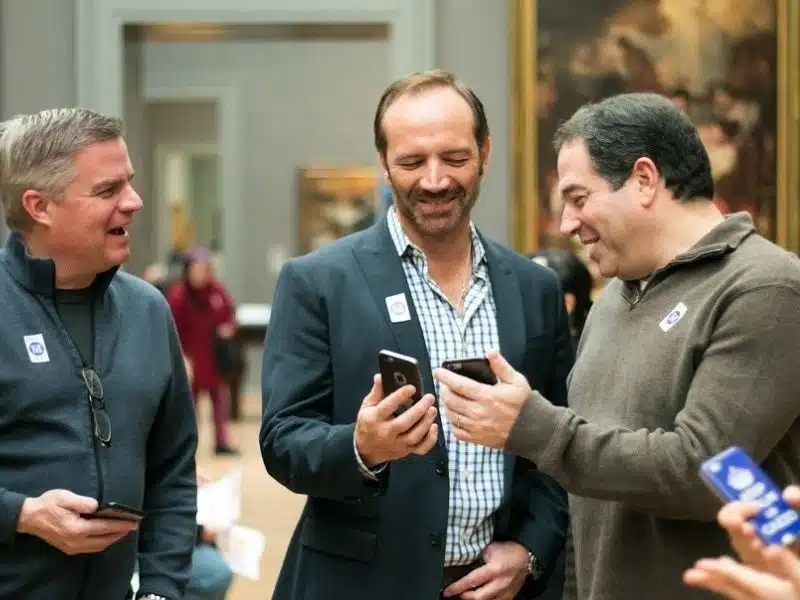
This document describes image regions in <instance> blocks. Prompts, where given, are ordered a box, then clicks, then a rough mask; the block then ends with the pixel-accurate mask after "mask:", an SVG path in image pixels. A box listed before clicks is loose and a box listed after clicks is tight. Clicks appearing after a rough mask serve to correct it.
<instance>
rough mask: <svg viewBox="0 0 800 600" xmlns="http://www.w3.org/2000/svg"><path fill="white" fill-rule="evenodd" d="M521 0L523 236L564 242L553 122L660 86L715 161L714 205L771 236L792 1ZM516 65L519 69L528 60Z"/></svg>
mask: <svg viewBox="0 0 800 600" xmlns="http://www.w3.org/2000/svg"><path fill="white" fill-rule="evenodd" d="M525 2H526V0H520V1H518V2H515V3H514V4H516V5H517V6H518V8H519V10H518V11H517V16H519V17H521V18H528V19H530V20H531V21H532V23H533V24H532V25H531V27H530V29H529V30H528V32H527V33H528V34H529V35H531V36H532V38H533V39H532V40H531V41H530V42H529V47H528V50H530V52H531V53H532V54H533V55H534V56H533V58H532V59H531V60H530V61H529V62H528V63H527V67H528V68H530V69H531V70H532V74H531V88H532V89H531V93H530V94H529V97H527V98H525V97H524V96H520V100H521V101H523V102H524V101H525V100H526V99H527V101H529V102H531V104H532V106H531V107H529V108H530V112H531V113H532V114H531V117H530V118H531V119H532V120H533V121H534V123H533V125H532V126H531V127H530V128H529V130H530V131H531V132H532V134H533V135H534V136H535V140H534V141H533V143H532V144H530V148H531V152H528V153H527V154H525V155H524V156H523V158H522V160H529V161H531V162H532V164H534V165H535V167H536V168H535V169H534V170H535V175H534V176H533V177H532V178H531V179H532V181H531V185H530V188H531V189H530V194H529V196H530V198H529V201H530V202H531V206H529V207H528V214H530V215H531V217H532V218H533V219H534V221H535V223H536V231H535V232H531V233H530V234H529V237H530V238H532V239H530V240H529V242H530V243H532V244H533V245H535V246H537V247H541V246H552V245H563V243H564V240H563V239H560V234H559V232H558V221H559V215H560V212H561V199H560V198H559V197H557V195H556V194H555V193H554V189H555V183H556V179H557V173H556V155H555V152H554V151H553V150H552V138H553V134H554V133H555V131H556V129H557V127H558V125H559V124H560V123H561V122H563V121H564V120H565V119H567V118H569V116H570V115H571V114H572V113H573V112H574V111H575V110H576V109H577V108H578V107H580V106H581V105H582V104H584V103H586V102H592V101H597V100H600V99H602V98H605V97H608V96H611V95H614V94H618V93H624V92H656V93H659V94H663V95H665V96H667V97H669V98H670V99H671V100H672V101H673V102H674V104H675V105H676V106H678V107H680V108H681V110H684V111H685V112H686V113H687V115H688V116H689V117H690V118H691V120H692V121H693V122H694V124H695V125H696V127H697V128H698V132H699V134H700V137H701V139H702V141H703V143H704V145H705V147H706V149H707V151H708V154H709V157H710V159H711V165H712V172H713V177H714V182H715V191H716V197H715V198H714V201H715V202H716V204H717V206H718V207H719V208H720V209H721V210H722V211H723V212H725V213H729V212H736V211H747V212H749V213H750V214H751V215H752V216H753V218H754V220H755V222H756V225H757V227H758V229H759V231H760V232H761V233H762V234H764V235H766V236H767V237H769V238H771V239H776V230H777V220H778V212H779V211H778V207H779V204H780V203H779V201H778V197H779V195H780V194H781V190H780V187H781V186H780V185H779V184H780V183H781V182H780V181H779V179H780V177H781V175H782V174H780V173H779V166H780V165H779V157H778V154H779V146H780V143H779V142H780V140H779V138H780V137H781V133H780V124H781V117H780V115H779V107H780V105H781V103H784V105H785V103H786V102H787V101H790V100H789V99H787V98H786V97H785V96H786V93H787V91H786V89H783V90H781V89H780V80H781V77H780V69H781V68H784V69H785V63H786V59H785V57H784V58H783V59H781V57H780V56H779V48H780V46H781V44H780V42H781V40H780V37H781V34H782V33H783V34H784V35H785V31H783V32H781V31H780V27H785V26H786V24H785V23H781V22H780V18H779V16H780V15H781V10H782V12H783V13H786V12H787V7H786V3H787V0H593V1H592V2H585V1H584V0H559V1H558V2H548V1H543V0H540V1H538V2H536V1H535V0H533V2H531V1H530V0H528V11H527V13H526V11H525V10H522V8H524V7H523V5H524V4H525ZM782 4H783V6H781V5H782ZM518 29H519V31H520V32H521V33H520V34H522V32H524V31H525V30H524V28H522V27H519V28H518ZM519 48H524V46H523V45H520V46H519ZM517 62H518V68H521V69H524V68H526V66H525V58H524V57H523V58H521V59H518V61H517ZM793 68H794V69H795V70H796V67H793ZM518 113H519V114H522V115H524V109H521V110H520V111H518ZM795 137H796V136H795ZM523 154H524V153H523ZM531 162H529V164H531ZM795 162H796V161H795ZM796 168H797V167H796V166H795V167H794V169H795V170H796ZM784 200H785V199H784ZM795 202H796V199H795Z"/></svg>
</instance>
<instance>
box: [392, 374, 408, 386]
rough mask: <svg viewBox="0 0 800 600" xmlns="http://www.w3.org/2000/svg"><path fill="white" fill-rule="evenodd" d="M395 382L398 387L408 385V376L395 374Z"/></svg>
mask: <svg viewBox="0 0 800 600" xmlns="http://www.w3.org/2000/svg"><path fill="white" fill-rule="evenodd" d="M394 381H395V383H396V384H397V385H405V384H406V383H408V379H406V376H405V375H403V374H402V373H400V372H399V371H395V372H394Z"/></svg>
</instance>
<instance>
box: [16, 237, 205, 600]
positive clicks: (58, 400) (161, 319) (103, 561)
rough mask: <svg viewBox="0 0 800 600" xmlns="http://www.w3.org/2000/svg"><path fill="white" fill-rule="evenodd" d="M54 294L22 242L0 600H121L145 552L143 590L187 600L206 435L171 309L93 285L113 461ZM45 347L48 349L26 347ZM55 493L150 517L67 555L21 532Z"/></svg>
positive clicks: (110, 281)
mask: <svg viewBox="0 0 800 600" xmlns="http://www.w3.org/2000/svg"><path fill="white" fill-rule="evenodd" d="M54 283H55V268H54V264H53V262H52V261H51V260H49V259H34V258H32V257H30V255H28V254H27V252H26V249H25V246H24V244H23V242H22V240H21V238H20V237H19V236H18V235H16V234H12V235H11V237H10V239H9V241H8V244H7V246H6V248H5V249H4V250H0V600H11V599H14V600H22V599H25V600H54V599H59V600H117V599H119V600H122V599H124V598H126V597H129V596H128V595H129V593H130V579H131V576H132V574H133V569H134V563H135V560H136V558H137V543H138V558H139V571H140V582H141V588H140V589H141V591H142V592H153V593H157V594H160V595H163V596H166V597H168V598H170V600H180V598H182V597H183V590H184V588H185V586H186V583H187V581H188V577H189V566H190V564H191V555H192V549H193V547H194V542H195V526H196V522H195V517H196V506H197V487H196V479H195V462H194V458H195V450H196V448H197V426H196V421H195V414H194V409H193V406H192V401H191V393H190V390H189V385H188V381H187V378H186V371H185V368H184V363H183V358H182V355H181V350H180V344H179V342H178V338H177V336H176V333H175V329H174V326H173V323H172V318H171V315H170V312H169V308H168V306H167V304H166V302H165V301H164V299H163V297H162V295H161V294H160V293H159V292H158V291H157V290H156V289H155V288H154V287H152V286H150V285H149V284H147V283H145V282H144V281H142V280H140V279H137V278H136V277H134V276H132V275H130V274H127V273H124V272H122V271H118V270H117V269H112V270H110V271H108V272H106V273H103V274H101V275H99V276H98V277H97V279H96V280H95V282H94V284H93V290H94V293H95V298H94V302H93V304H94V324H95V325H94V330H95V335H94V356H93V357H92V364H91V366H92V367H93V368H94V370H95V371H96V372H97V374H98V375H99V377H100V379H101V381H102V384H103V389H104V401H105V408H106V411H107V413H108V416H109V419H110V421H111V429H112V439H111V445H110V447H107V448H106V447H102V446H100V445H99V444H97V443H96V441H95V437H94V435H93V430H92V420H91V409H90V405H89V399H88V393H87V390H86V386H85V384H84V381H83V378H82V376H81V368H82V367H83V366H84V363H83V362H82V359H81V356H80V354H79V353H78V350H77V348H76V346H75V345H74V344H73V342H72V341H71V339H70V337H69V335H68V334H67V332H66V330H65V329H64V327H63V325H62V324H61V320H60V319H59V317H58V314H57V312H56V307H55V304H54V301H53V295H54V287H55V285H54ZM38 335H41V345H34V346H31V344H30V342H31V339H33V340H34V341H36V338H28V339H27V342H26V336H38ZM44 359H46V360H44ZM51 489H67V490H70V491H72V492H74V493H76V494H80V495H83V496H90V497H93V498H96V499H97V500H98V501H99V502H110V501H112V502H121V503H123V504H127V505H130V506H134V507H140V508H142V509H143V510H145V511H146V513H147V515H146V517H145V518H144V519H143V520H142V522H141V524H140V527H139V530H138V534H136V533H134V534H131V535H128V536H126V537H125V538H123V539H122V540H121V541H119V542H117V543H116V544H112V545H111V546H110V547H109V548H107V549H106V550H105V551H103V552H100V553H97V554H88V555H76V556H68V555H66V554H64V553H62V552H61V551H59V550H57V549H56V548H54V547H52V546H50V545H48V544H47V543H46V542H44V541H43V540H41V539H39V538H37V537H34V536H29V535H23V534H20V533H17V532H16V529H17V522H18V519H19V513H20V509H21V507H22V503H23V501H24V500H25V498H27V497H35V496H39V495H40V494H42V493H43V492H46V491H48V490H51Z"/></svg>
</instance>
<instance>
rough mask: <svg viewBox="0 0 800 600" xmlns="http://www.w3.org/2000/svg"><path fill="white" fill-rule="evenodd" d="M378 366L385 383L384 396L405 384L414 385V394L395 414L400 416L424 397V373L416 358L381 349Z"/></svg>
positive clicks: (382, 380)
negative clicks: (422, 373) (421, 372)
mask: <svg viewBox="0 0 800 600" xmlns="http://www.w3.org/2000/svg"><path fill="white" fill-rule="evenodd" d="M378 368H379V370H380V374H381V382H382V383H383V397H384V398H385V397H386V396H388V395H389V394H392V393H394V392H396V391H397V390H399V389H400V388H401V387H403V386H405V385H413V386H414V389H415V391H414V395H413V396H412V397H411V399H410V400H409V401H408V402H407V403H406V404H404V405H402V406H400V407H399V408H398V409H397V410H396V411H395V413H394V414H395V416H400V415H401V414H403V413H404V412H405V411H407V410H408V409H409V408H411V407H412V406H413V405H414V404H415V403H416V402H419V401H420V400H421V399H422V375H421V374H420V370H419V364H418V363H417V359H416V358H413V357H411V356H406V355H405V354H398V353H397V352H392V351H391V350H381V351H380V352H379V353H378Z"/></svg>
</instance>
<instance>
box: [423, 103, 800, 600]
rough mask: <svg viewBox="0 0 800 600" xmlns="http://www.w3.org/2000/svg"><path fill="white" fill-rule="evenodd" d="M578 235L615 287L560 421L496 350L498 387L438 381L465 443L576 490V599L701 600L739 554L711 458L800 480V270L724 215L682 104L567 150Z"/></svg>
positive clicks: (570, 133) (625, 108) (569, 204)
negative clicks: (689, 573) (717, 560)
mask: <svg viewBox="0 0 800 600" xmlns="http://www.w3.org/2000/svg"><path fill="white" fill-rule="evenodd" d="M556 149H557V151H558V153H559V156H558V174H559V183H558V185H559V191H560V193H561V195H562V196H563V199H564V202H565V208H564V213H563V216H562V222H561V229H562V232H563V233H565V234H569V235H575V234H577V235H579V236H580V238H581V241H582V242H583V243H585V244H589V245H591V251H590V256H591V258H592V260H594V261H596V262H597V264H598V265H599V268H600V271H601V272H602V274H603V275H604V276H606V277H608V278H611V281H610V282H609V283H608V285H607V287H606V289H605V290H604V292H603V294H602V295H601V297H600V298H599V299H598V301H597V302H596V303H595V305H594V307H593V308H592V311H591V313H590V315H589V319H588V321H587V323H586V327H585V329H584V332H583V336H582V339H581V341H580V344H579V347H578V356H577V362H576V364H575V367H574V369H573V371H572V373H571V375H570V381H569V395H568V402H569V408H565V407H560V406H554V405H553V404H551V403H550V402H547V401H546V400H545V399H544V398H543V397H542V396H541V395H540V394H539V392H538V391H535V390H534V391H531V389H530V388H529V386H528V383H527V382H526V381H525V378H524V377H523V376H522V375H520V374H519V373H517V372H515V371H514V370H513V369H512V368H511V367H510V366H509V365H508V363H507V362H506V361H505V360H504V359H503V358H502V357H501V356H500V355H499V354H496V353H490V361H491V364H492V366H493V369H494V371H495V373H496V375H497V376H498V378H499V380H500V383H499V384H498V385H496V386H493V387H490V386H485V385H481V384H477V383H475V382H472V381H469V380H466V379H464V378H462V377H459V376H458V375H455V374H454V373H448V372H438V373H437V374H436V377H437V378H438V379H439V381H441V382H442V383H443V384H444V386H443V388H447V391H446V392H444V402H445V404H446V406H447V410H448V413H449V417H450V421H451V422H452V423H458V424H459V428H458V429H457V430H456V432H455V433H456V437H457V438H459V439H462V440H467V441H472V442H475V443H479V444H483V445H487V446H493V447H503V448H505V450H507V451H509V452H512V453H514V454H517V455H520V456H523V457H525V458H527V459H530V460H531V461H533V462H534V463H535V464H536V465H537V466H538V468H539V469H540V470H541V471H543V472H544V473H546V474H548V475H551V476H553V477H554V478H555V479H556V480H557V481H558V482H559V483H560V484H561V485H562V486H563V487H564V488H565V489H566V490H567V491H568V492H569V493H570V514H571V519H572V534H573V540H572V541H573V545H574V547H573V550H574V571H575V573H574V577H573V578H571V579H573V581H572V582H571V583H572V585H569V583H568V586H567V592H566V596H565V597H566V598H579V599H580V600H634V599H636V600H638V599H640V598H643V597H647V598H648V600H662V599H663V600H674V599H677V598H680V599H681V600H696V599H701V598H706V599H710V598H712V597H713V596H712V595H711V594H710V593H709V592H707V591H705V590H699V589H693V588H689V587H687V586H685V585H684V584H683V583H682V580H681V579H682V573H683V571H684V570H685V569H687V568H688V567H690V566H691V565H692V564H693V563H694V561H695V560H697V559H698V558H701V557H706V556H718V555H720V554H725V553H729V552H730V546H729V543H728V540H727V538H726V535H725V533H724V532H723V531H722V530H721V529H720V528H718V526H717V525H716V523H715V522H714V517H715V514H716V512H717V509H718V508H719V501H717V500H716V499H715V498H714V496H713V495H712V494H711V492H709V491H708V490H707V489H706V488H705V486H704V484H703V483H702V482H701V479H700V478H699V476H698V474H697V473H698V467H699V465H700V463H701V461H703V460H704V459H706V458H708V457H710V456H712V455H713V454H715V453H717V452H719V451H721V450H723V449H725V448H727V447H728V446H730V445H734V444H736V445H739V446H742V447H743V448H745V449H746V450H747V451H748V452H750V453H751V454H752V455H753V456H754V458H755V459H756V460H757V461H758V462H759V463H761V464H762V465H763V466H764V468H765V469H766V471H767V472H768V473H770V474H771V475H772V476H773V477H774V478H775V479H776V480H777V482H778V483H779V484H780V485H782V486H783V485H786V484H788V483H789V482H791V481H797V479H798V477H800V420H798V414H800V375H799V374H798V370H800V261H798V259H797V257H796V256H794V255H792V254H790V253H789V252H786V251H784V250H782V249H781V248H779V247H778V246H776V245H774V244H772V243H771V242H769V241H767V240H766V239H764V238H763V237H761V236H760V235H758V234H757V233H756V232H755V230H754V227H753V223H752V220H751V218H750V217H749V215H747V214H744V213H742V214H735V215H731V216H728V217H724V216H723V215H721V214H720V213H719V212H718V211H717V209H716V208H715V206H714V204H713V202H712V201H711V198H713V196H714V185H713V182H712V178H711V169H710V166H709V159H708V156H707V154H706V152H705V150H704V148H703V145H702V144H701V142H700V139H699V137H698V135H697V133H696V131H695V129H694V127H693V126H692V124H691V123H690V122H689V120H688V119H687V118H686V117H685V116H684V115H683V114H682V113H681V112H680V111H678V110H677V109H675V108H674V107H673V106H672V105H671V104H670V103H669V102H668V101H667V100H666V99H664V98H662V97H660V96H657V95H653V94H628V95H621V96H616V97H612V98H609V99H607V100H604V101H602V102H600V103H598V104H594V105H589V106H586V107H583V108H581V109H580V110H579V111H578V112H577V113H576V114H575V115H574V116H573V117H572V118H571V119H570V120H569V121H567V122H566V123H564V124H563V125H562V126H561V129H560V130H559V132H558V134H557V137H556Z"/></svg>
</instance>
